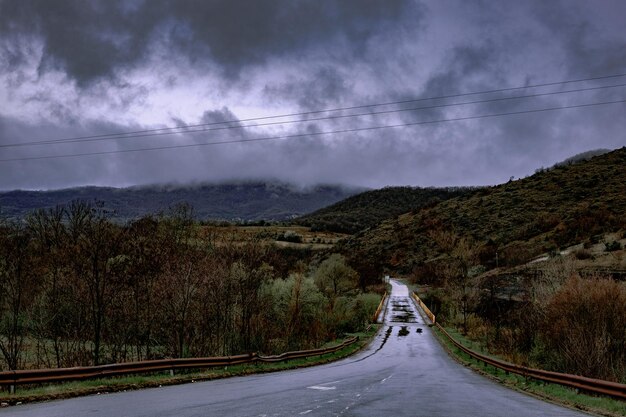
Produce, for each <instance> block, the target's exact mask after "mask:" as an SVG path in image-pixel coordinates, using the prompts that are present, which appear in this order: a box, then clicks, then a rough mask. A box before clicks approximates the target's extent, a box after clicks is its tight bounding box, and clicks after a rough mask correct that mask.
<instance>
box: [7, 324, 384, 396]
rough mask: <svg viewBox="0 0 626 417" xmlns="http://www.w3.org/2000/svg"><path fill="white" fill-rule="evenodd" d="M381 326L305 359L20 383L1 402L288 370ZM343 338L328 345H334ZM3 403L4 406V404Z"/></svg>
mask: <svg viewBox="0 0 626 417" xmlns="http://www.w3.org/2000/svg"><path fill="white" fill-rule="evenodd" d="M379 328H380V325H374V326H372V327H371V329H370V330H369V331H364V332H359V333H350V334H348V335H347V336H348V337H352V336H359V341H358V342H357V343H354V344H352V345H350V346H346V347H345V348H343V349H341V350H339V351H337V352H335V353H329V354H325V355H320V356H314V357H309V358H303V359H293V360H288V361H283V362H277V363H257V364H242V365H234V366H229V367H223V368H212V369H206V370H199V371H176V374H175V375H171V374H170V373H169V371H168V372H165V373H164V372H160V373H154V374H148V375H129V376H123V377H111V378H104V379H92V380H85V381H73V382H65V383H60V384H43V385H41V384H40V385H32V386H18V387H17V391H16V393H14V394H10V393H8V392H6V391H5V392H0V403H4V404H6V405H16V404H21V403H27V402H40V401H50V400H57V399H64V398H73V397H79V396H84V395H94V394H103V393H110V392H120V391H128V390H135V389H142V388H155V387H162V386H166V385H176V384H184V383H193V382H197V381H208V380H213V379H220V378H228V377H232V376H242V375H251V374H258V373H266V372H276V371H283V370H287V369H295V368H303V367H308V366H314V365H321V364H324V363H328V362H332V361H336V360H339V359H343V358H345V357H348V356H350V355H353V354H354V353H356V352H358V351H359V350H361V349H362V348H363V347H365V346H367V345H368V344H369V342H370V341H371V340H372V338H373V337H374V335H375V334H376V333H377V331H378V329H379ZM340 342H341V341H335V343H332V344H329V346H334V345H336V344H338V343H340ZM4 404H3V405H4Z"/></svg>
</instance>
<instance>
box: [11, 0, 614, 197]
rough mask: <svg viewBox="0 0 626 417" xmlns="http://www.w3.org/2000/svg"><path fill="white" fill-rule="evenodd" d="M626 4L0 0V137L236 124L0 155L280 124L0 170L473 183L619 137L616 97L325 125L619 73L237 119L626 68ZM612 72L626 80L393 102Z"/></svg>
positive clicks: (45, 182)
mask: <svg viewBox="0 0 626 417" xmlns="http://www.w3.org/2000/svg"><path fill="white" fill-rule="evenodd" d="M624 8H626V6H625V4H624V3H623V2H620V1H612V0H602V1H598V2H594V3H589V2H585V1H574V0H572V1H562V2H561V1H551V2H544V1H529V2H514V1H510V2H509V1H506V2H505V1H502V2H467V1H446V2H428V3H420V2H417V1H414V2H411V1H361V0H347V1H343V0H338V1H330V0H328V1H327V0H323V1H314V0H310V1H291V0H281V1H278V0H276V1H274V0H259V1H250V2H243V1H233V0H215V1H191V0H182V1H166V0H151V1H141V0H136V1H104V0H102V1H78V0H65V1H61V0H48V1H44V0H40V1H35V0H19V1H18V0H0V57H1V58H2V59H0V83H1V84H0V99H1V98H4V99H6V100H7V101H8V102H10V105H6V106H3V107H0V143H10V142H15V141H22V142H23V141H28V140H37V139H56V138H63V137H75V136H90V135H96V134H102V133H115V132H123V131H133V130H144V129H148V130H149V129H155V128H161V127H165V126H176V127H181V128H184V127H188V126H191V125H197V124H208V126H207V127H210V126H211V125H212V124H214V123H220V122H225V121H228V122H231V123H230V126H233V127H237V128H236V129H229V130H227V129H223V130H210V129H207V130H206V131H202V132H196V133H189V132H184V129H182V130H183V131H180V132H179V133H177V134H174V135H167V136H155V137H138V138H134V139H125V140H117V141H109V140H107V141H98V142H93V143H81V144H79V143H73V144H65V145H55V146H53V147H52V146H51V147H48V146H38V147H28V148H27V147H23V148H11V149H8V148H0V160H1V159H3V158H19V157H28V156H40V155H53V154H59V155H63V154H74V153H83V152H84V153H89V152H100V151H102V152H112V151H128V150H132V149H138V148H148V147H163V146H178V145H181V146H186V145H190V144H191V145H201V144H205V143H212V142H219V141H237V140H240V139H255V138H256V139H258V138H264V137H273V136H277V137H281V138H280V139H276V140H272V141H248V142H245V143H242V142H238V143H231V144H228V145H219V146H213V145H210V146H196V147H189V148H187V147H184V148H183V147H181V148H179V149H166V150H159V151H145V152H125V153H117V154H106V155H99V156H86V157H78V158H62V159H50V160H47V159H46V160H30V161H20V162H10V163H3V162H1V161H0V189H7V188H17V187H23V188H50V187H52V188H58V187H64V186H68V185H80V184H97V185H130V184H142V183H156V182H165V183H169V182H181V183H184V182H190V181H207V180H208V181H218V180H223V179H233V178H236V179H241V178H259V177H265V178H278V179H281V180H286V181H293V182H297V183H299V184H314V183H319V182H343V183H348V184H355V185H364V186H371V187H378V186H384V185H390V184H413V185H422V186H428V185H469V184H492V183H497V182H502V181H506V180H508V179H509V177H510V176H515V177H520V176H524V175H528V174H530V173H532V172H533V171H534V170H535V169H536V168H538V167H540V166H549V165H552V164H554V163H555V162H557V161H559V160H563V159H565V158H567V157H569V156H571V155H573V154H575V153H578V152H582V151H586V150H589V149H592V148H598V147H606V148H616V147H620V146H623V145H624V144H626V139H625V137H624V133H623V132H624V129H625V127H626V126H625V123H626V121H625V117H626V111H625V110H626V106H624V105H611V106H604V107H596V108H586V109H578V110H563V111H555V112H543V113H533V114H530V115H519V116H508V117H494V118H486V119H480V120H469V121H456V122H442V123H437V124H427V125H419V126H412V127H406V128H393V129H380V130H372V131H363V132H350V133H343V134H333V135H319V133H320V132H328V131H332V130H342V129H343V130H351V129H354V128H363V127H368V126H380V125H389V124H391V125H394V124H401V123H414V122H421V121H429V120H439V119H454V118H457V117H465V116H475V115H484V114H493V113H500V112H505V111H511V112H514V111H522V110H528V109H539V108H544V107H555V106H564V105H568V104H576V103H583V102H594V101H604V100H613V99H615V100H617V99H620V98H623V97H624V93H625V90H624V88H621V89H619V88H615V89H607V90H598V91H594V92H582V93H576V94H567V95H559V96H556V95H555V96H545V97H538V98H533V99H523V100H510V101H502V102H491V103H479V104H473V105H467V106H456V107H445V108H433V109H428V110H415V111H407V112H398V113H389V114H384V115H373V114H369V115H367V116H365V117H358V118H357V117H354V118H339V119H333V120H327V121H324V120H315V119H317V118H319V117H320V116H324V115H327V114H328V113H314V114H310V115H309V116H307V117H305V119H306V120H304V121H302V122H299V123H293V124H286V125H283V126H278V125H272V126H264V127H263V126H260V125H262V124H263V122H264V121H270V122H271V121H275V120H287V118H280V119H263V120H259V121H257V123H256V126H249V125H254V124H255V123H251V122H249V121H245V122H241V121H240V120H245V119H249V118H254V117H259V116H261V117H263V116H268V115H272V114H286V113H298V112H307V111H315V110H319V109H327V108H337V107H349V106H357V105H362V104H372V103H383V102H393V101H402V100H409V99H413V98H424V97H437V96H445V95H450V94H457V93H467V92H472V91H480V90H491V89H496V88H506V87H518V86H523V85H528V84H536V83H542V82H551V81H559V80H566V79H572V78H585V77H593V76H596V75H607V74H613V73H620V72H626V55H625V54H626V41H625V40H626V30H625V29H624V26H623V16H624V14H625V13H626V10H624ZM33 68H34V69H33ZM613 82H614V83H620V82H626V81H624V79H619V80H608V81H596V82H588V83H583V84H580V85H576V86H574V85H571V86H570V85H557V86H554V88H553V89H549V88H544V89H541V90H531V89H529V90H520V91H517V92H509V93H506V94H504V93H503V94H492V95H489V96H480V95H478V96H469V97H460V98H450V99H445V100H432V101H420V102H415V103H408V104H405V105H403V106H401V107H404V108H407V107H422V106H429V105H436V104H444V103H456V102H463V101H472V100H477V99H481V98H493V97H503V96H506V95H516V94H530V93H533V92H535V91H537V92H547V91H558V90H559V89H561V88H563V89H566V88H570V87H581V86H582V87H588V86H596V85H601V84H602V83H606V84H610V83H613ZM2 88H4V90H3V89H2ZM398 107H399V106H384V107H367V108H364V109H361V110H356V111H355V112H357V113H361V112H365V113H367V112H373V111H374V110H388V109H394V108H398ZM348 113H351V112H348V111H344V112H343V113H341V114H348ZM288 119H289V120H293V119H294V118H288ZM242 125H245V126H248V127H245V128H241V127H242ZM285 135H287V136H289V135H305V136H297V137H293V138H290V139H285V138H282V136H285Z"/></svg>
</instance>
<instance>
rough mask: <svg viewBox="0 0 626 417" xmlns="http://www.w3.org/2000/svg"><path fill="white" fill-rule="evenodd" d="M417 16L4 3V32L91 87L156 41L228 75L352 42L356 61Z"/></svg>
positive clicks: (62, 0) (259, 5)
mask: <svg viewBox="0 0 626 417" xmlns="http://www.w3.org/2000/svg"><path fill="white" fill-rule="evenodd" d="M417 12H418V8H417V7H416V6H415V5H414V3H412V2H409V1H392V2H379V1H373V0H372V1H364V0H345V1H340V2H334V1H318V0H308V1H304V0H303V1H292V0H282V1H278V0H257V1H249V2H243V3H242V2H237V1H231V0H214V1H202V0H180V1H174V2H171V1H164V0H154V1H141V0H136V1H125V0H118V1H93V0H91V1H84V0H5V1H3V2H2V3H1V4H0V31H1V34H2V36H3V37H5V39H11V40H12V41H13V43H14V44H15V43H17V42H19V40H20V38H22V37H25V36H28V37H30V36H38V37H40V39H41V42H42V43H43V57H42V60H41V62H40V71H42V72H45V71H47V70H49V69H62V70H64V71H67V73H68V75H70V76H71V77H73V78H75V79H76V80H77V81H78V82H79V83H80V84H86V83H90V82H92V81H93V80H96V79H99V78H102V77H106V78H109V77H114V76H115V72H116V70H119V69H124V68H127V67H132V66H135V65H137V64H138V63H141V62H142V61H143V60H145V59H146V58H147V55H148V53H149V51H150V47H151V46H156V47H160V48H164V49H165V51H166V54H167V55H169V56H175V55H177V54H182V55H184V56H185V57H186V58H188V59H189V60H190V61H191V62H192V63H203V62H206V61H211V62H213V63H216V64H218V65H219V66H220V67H221V68H222V70H223V74H224V75H229V76H237V75H238V73H239V71H240V70H241V69H242V68H243V67H246V66H249V65H253V64H261V63H264V62H266V60H267V59H268V58H269V57H273V56H282V55H285V54H290V53H295V54H299V53H303V52H304V51H306V50H308V49H309V48H312V47H320V46H322V47H328V48H333V47H334V46H336V44H340V43H346V44H347V45H348V46H349V47H348V48H346V49H345V50H344V51H342V53H341V56H342V57H344V58H347V57H350V56H351V57H354V56H358V55H359V54H361V53H362V51H365V50H366V49H367V42H368V40H369V39H370V38H371V37H372V36H374V35H375V34H376V33H379V32H380V31H385V30H386V29H387V26H391V25H401V24H402V22H401V20H402V18H407V17H410V18H411V19H412V22H411V23H412V24H416V23H417V19H418V18H419V15H418V14H417ZM24 53H25V51H21V50H15V49H12V50H9V51H7V53H6V56H7V58H8V62H9V65H10V66H11V67H16V66H18V65H19V64H20V63H23V61H24Z"/></svg>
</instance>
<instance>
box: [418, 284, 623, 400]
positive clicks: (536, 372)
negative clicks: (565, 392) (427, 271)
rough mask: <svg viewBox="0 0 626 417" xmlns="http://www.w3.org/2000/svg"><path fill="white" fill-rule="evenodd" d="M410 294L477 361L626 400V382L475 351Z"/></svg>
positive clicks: (447, 334) (442, 330)
mask: <svg viewBox="0 0 626 417" xmlns="http://www.w3.org/2000/svg"><path fill="white" fill-rule="evenodd" d="M412 295H413V298H414V299H415V301H416V302H417V303H418V304H419V306H420V307H421V308H422V309H423V310H424V312H425V313H426V315H427V316H428V317H429V318H430V320H431V321H432V322H433V325H435V326H437V328H438V329H439V330H440V331H441V333H443V334H444V335H445V336H446V337H447V338H448V339H449V340H450V341H451V342H452V344H454V346H456V347H457V348H459V349H460V350H461V351H463V352H465V353H466V354H467V355H469V356H470V357H472V358H474V359H475V360H477V361H480V362H483V363H484V364H488V365H491V366H493V367H495V368H499V369H502V370H504V371H505V372H511V373H514V374H517V375H521V376H523V377H525V378H534V379H537V380H539V381H544V382H551V383H554V384H559V385H563V386H566V387H570V388H575V389H578V390H582V391H586V392H590V393H594V394H601V395H608V396H610V397H614V398H619V399H620V400H626V384H620V383H617V382H611V381H605V380H603V379H594V378H587V377H584V376H580V375H572V374H564V373H560V372H552V371H546V370H543V369H535V368H527V367H525V366H521V365H515V364H512V363H508V362H505V361H501V360H499V359H494V358H491V357H489V356H485V355H483V354H481V353H478V352H475V351H473V350H471V349H469V348H467V347H465V346H463V345H462V344H461V343H460V342H458V341H457V340H456V339H454V338H453V337H452V336H450V334H449V333H448V332H447V331H446V329H444V328H443V327H442V326H441V325H440V324H439V323H435V316H434V315H433V314H432V312H431V311H430V310H429V309H428V307H426V306H425V305H424V303H423V302H422V300H420V298H419V297H418V296H417V294H415V293H413V294H412Z"/></svg>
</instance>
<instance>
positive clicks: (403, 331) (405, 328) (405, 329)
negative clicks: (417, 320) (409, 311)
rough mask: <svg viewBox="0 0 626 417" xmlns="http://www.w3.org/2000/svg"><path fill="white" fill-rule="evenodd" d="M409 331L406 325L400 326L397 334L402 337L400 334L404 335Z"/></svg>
mask: <svg viewBox="0 0 626 417" xmlns="http://www.w3.org/2000/svg"><path fill="white" fill-rule="evenodd" d="M409 333H411V332H410V331H409V329H408V328H407V326H402V328H401V329H400V331H399V332H398V336H400V337H402V336H406V335H408V334H409Z"/></svg>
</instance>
